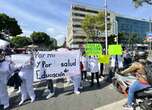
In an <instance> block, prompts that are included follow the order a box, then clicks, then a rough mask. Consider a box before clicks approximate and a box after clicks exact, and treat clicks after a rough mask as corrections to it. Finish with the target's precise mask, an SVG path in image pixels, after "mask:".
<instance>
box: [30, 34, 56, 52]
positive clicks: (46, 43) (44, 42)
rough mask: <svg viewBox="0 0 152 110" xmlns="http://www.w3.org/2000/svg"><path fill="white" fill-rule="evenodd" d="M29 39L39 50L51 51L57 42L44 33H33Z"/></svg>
mask: <svg viewBox="0 0 152 110" xmlns="http://www.w3.org/2000/svg"><path fill="white" fill-rule="evenodd" d="M30 37H31V39H32V42H33V44H36V45H38V46H39V47H40V48H43V49H49V50H52V49H54V48H56V47H57V40H56V39H55V38H52V37H50V36H49V35H48V34H46V33H44V32H33V33H32V34H31V35H30Z"/></svg>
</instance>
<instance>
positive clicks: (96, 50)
mask: <svg viewBox="0 0 152 110" xmlns="http://www.w3.org/2000/svg"><path fill="white" fill-rule="evenodd" d="M85 53H86V56H98V55H100V54H102V47H101V45H100V44H98V43H92V44H91V43H90V44H86V45H85Z"/></svg>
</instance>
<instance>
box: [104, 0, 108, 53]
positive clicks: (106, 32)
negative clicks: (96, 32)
mask: <svg viewBox="0 0 152 110" xmlns="http://www.w3.org/2000/svg"><path fill="white" fill-rule="evenodd" d="M105 45H106V55H107V54H108V31H107V0H105Z"/></svg>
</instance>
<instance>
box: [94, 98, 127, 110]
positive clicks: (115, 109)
mask: <svg viewBox="0 0 152 110" xmlns="http://www.w3.org/2000/svg"><path fill="white" fill-rule="evenodd" d="M126 101H127V99H123V100H120V101H117V102H114V103H112V104H108V105H105V106H102V107H99V108H96V109H94V110H123V109H122V106H123V104H124V103H125V102H126Z"/></svg>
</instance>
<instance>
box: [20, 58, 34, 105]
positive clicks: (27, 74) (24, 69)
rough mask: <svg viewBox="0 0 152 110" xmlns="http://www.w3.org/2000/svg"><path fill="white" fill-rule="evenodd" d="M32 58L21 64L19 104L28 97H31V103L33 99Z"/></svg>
mask: <svg viewBox="0 0 152 110" xmlns="http://www.w3.org/2000/svg"><path fill="white" fill-rule="evenodd" d="M33 65H34V64H33V58H32V57H31V58H30V59H29V61H28V62H26V63H25V64H24V65H22V66H21V69H20V72H19V76H20V77H21V79H22V84H21V101H20V103H19V105H22V104H23V102H24V101H25V100H26V99H28V96H29V97H30V99H31V103H32V102H34V101H35V93H34V90H33V85H32V84H33Z"/></svg>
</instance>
